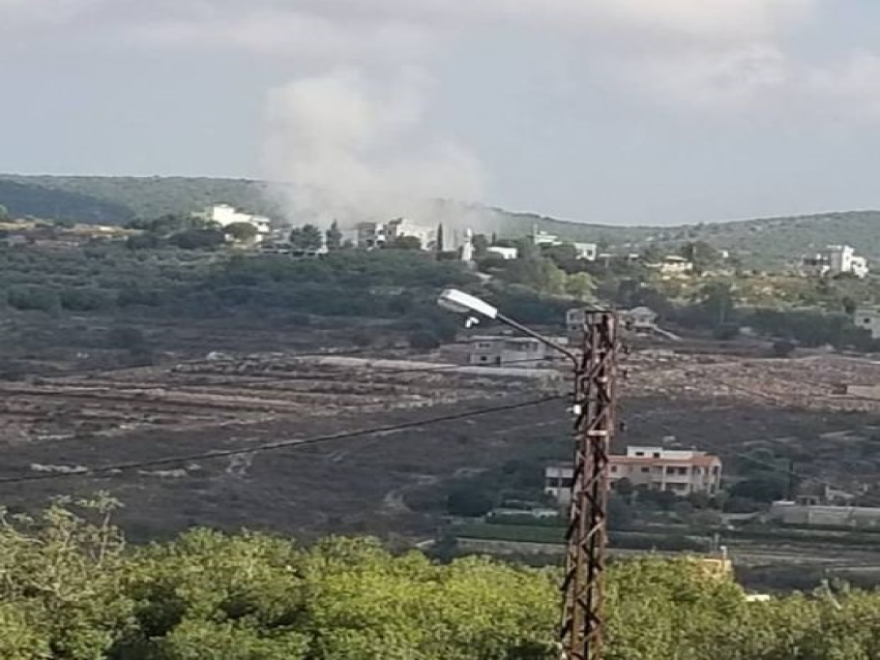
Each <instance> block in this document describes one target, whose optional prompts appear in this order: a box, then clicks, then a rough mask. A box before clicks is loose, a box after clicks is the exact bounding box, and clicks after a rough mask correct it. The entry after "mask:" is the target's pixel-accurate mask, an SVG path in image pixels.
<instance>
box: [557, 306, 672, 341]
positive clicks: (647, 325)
mask: <svg viewBox="0 0 880 660" xmlns="http://www.w3.org/2000/svg"><path fill="white" fill-rule="evenodd" d="M619 314H620V320H621V322H622V323H623V329H624V330H625V331H626V332H628V333H631V334H635V335H640V336H646V335H651V336H654V337H662V338H664V339H669V340H671V341H680V340H681V337H679V336H678V335H675V334H673V333H671V332H669V331H668V330H664V329H663V328H661V327H660V326H658V325H657V316H658V315H657V312H655V311H654V310H652V309H651V308H650V307H634V308H633V309H630V310H626V311H622V312H619ZM585 320H586V310H585V309H583V308H581V307H576V308H574V309H570V310H568V311H567V312H566V314H565V327H566V331H567V333H568V338H569V341H573V342H574V341H580V338H581V337H582V336H583V330H584V321H585Z"/></svg>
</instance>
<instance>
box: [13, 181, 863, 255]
mask: <svg viewBox="0 0 880 660" xmlns="http://www.w3.org/2000/svg"><path fill="white" fill-rule="evenodd" d="M267 188H268V186H267V184H266V183H264V182H261V181H254V180H249V179H220V178H207V177H100V176H44V175H38V176H29V175H16V174H0V204H2V205H4V206H6V207H7V208H8V209H9V210H10V211H12V212H13V213H14V214H16V215H32V216H35V217H43V218H50V219H54V218H63V219H68V220H76V221H77V222H88V223H107V224H124V223H127V222H129V221H131V220H132V219H134V218H155V217H158V216H160V215H164V214H166V213H186V212H190V211H196V210H200V209H202V208H204V207H205V206H207V205H208V204H211V203H219V202H226V203H229V204H233V205H235V206H237V207H240V208H242V209H245V210H248V211H250V212H253V213H263V214H266V215H277V214H278V213H279V209H278V207H277V205H276V204H275V203H274V202H273V200H272V197H271V196H270V195H267V194H266V191H267ZM446 204H447V205H448V203H446ZM462 208H463V209H465V208H466V207H464V206H462ZM492 210H493V211H495V212H496V213H497V214H498V215H499V216H500V217H501V219H502V220H501V231H500V234H501V235H502V236H505V237H515V236H522V235H524V234H526V233H528V232H529V231H531V229H532V227H533V226H535V225H537V226H538V227H539V228H540V229H542V230H544V231H548V232H551V233H555V234H558V235H559V236H560V237H562V238H564V239H567V240H573V241H592V242H596V243H599V244H600V246H601V247H602V248H603V249H607V250H609V251H614V252H639V251H640V250H642V249H644V248H645V247H646V246H648V245H657V246H659V247H660V248H661V249H670V250H671V249H673V248H674V247H676V246H677V245H679V244H681V243H683V242H685V241H698V240H699V241H706V242H708V243H710V244H712V245H714V246H716V247H718V248H723V249H727V250H730V251H731V252H733V253H735V254H737V255H738V256H739V257H741V258H742V260H743V262H744V263H746V264H748V265H750V266H752V267H755V268H780V267H784V266H785V265H786V264H789V263H793V262H795V261H797V260H798V259H799V257H800V256H801V255H803V254H807V253H810V252H815V251H816V250H818V249H820V248H822V247H824V246H826V245H829V244H835V243H847V244H849V245H853V246H855V247H856V249H857V250H858V251H859V252H860V253H861V254H863V255H864V256H866V257H868V258H869V259H871V260H872V261H874V262H875V263H878V264H880V211H873V210H867V211H849V212H841V213H822V214H816V215H804V216H796V217H779V218H762V219H755V220H737V221H732V222H711V223H700V224H695V225H678V226H673V227H648V226H632V227H617V226H611V225H602V224H587V223H578V222H571V221H564V220H557V219H555V218H550V217H546V216H541V215H537V214H531V213H512V212H510V211H506V210H504V209H492Z"/></svg>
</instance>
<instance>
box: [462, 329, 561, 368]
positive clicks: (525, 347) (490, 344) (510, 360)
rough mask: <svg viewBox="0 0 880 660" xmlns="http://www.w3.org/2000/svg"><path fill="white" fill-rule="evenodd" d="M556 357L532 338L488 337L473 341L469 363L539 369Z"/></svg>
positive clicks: (477, 338) (473, 339)
mask: <svg viewBox="0 0 880 660" xmlns="http://www.w3.org/2000/svg"><path fill="white" fill-rule="evenodd" d="M551 357H555V355H552V354H551V350H550V349H549V348H548V347H547V346H546V345H545V344H543V343H541V342H540V341H538V340H537V339H533V338H532V337H505V336H486V337H473V338H472V339H471V351H470V357H469V362H470V363H471V364H473V365H480V366H497V367H504V366H507V365H511V366H516V367H519V368H529V367H538V366H541V365H542V364H546V363H547V360H548V359H549V358H551Z"/></svg>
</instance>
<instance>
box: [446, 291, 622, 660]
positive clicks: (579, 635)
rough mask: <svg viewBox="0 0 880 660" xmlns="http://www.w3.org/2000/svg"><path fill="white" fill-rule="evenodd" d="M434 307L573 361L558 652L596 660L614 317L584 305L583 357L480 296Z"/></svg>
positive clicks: (459, 294) (612, 406) (574, 659)
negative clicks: (572, 440) (509, 331)
mask: <svg viewBox="0 0 880 660" xmlns="http://www.w3.org/2000/svg"><path fill="white" fill-rule="evenodd" d="M437 302H438V304H439V305H440V306H441V307H443V308H444V309H448V310H450V311H453V312H456V313H458V314H467V315H469V318H468V325H471V324H473V323H475V322H476V321H477V318H476V317H471V316H470V315H471V314H475V315H476V316H477V317H479V316H482V317H485V318H488V319H494V320H496V321H500V322H501V323H504V324H505V325H508V326H510V327H511V328H514V329H515V330H517V331H519V332H522V333H523V334H526V335H528V336H529V337H532V338H534V339H537V340H538V341H540V342H541V343H543V344H545V345H546V346H549V347H550V348H552V349H554V350H556V351H559V352H560V353H562V354H563V355H565V356H566V357H567V358H568V359H569V360H571V361H572V363H573V365H574V374H575V383H574V393H573V402H574V406H573V408H572V412H573V413H574V414H575V416H576V417H577V421H576V422H575V432H576V434H577V450H576V452H575V461H574V463H575V465H574V472H573V474H574V479H573V483H572V488H571V494H572V497H571V507H570V509H569V526H568V532H567V534H566V545H567V548H568V550H567V553H566V563H565V578H564V579H563V586H562V590H563V591H564V593H565V597H564V605H563V623H562V628H561V642H562V657H563V658H565V659H566V660H601V658H602V644H603V630H604V607H603V601H604V599H603V592H604V588H603V584H604V574H605V549H606V547H607V544H608V537H607V516H608V492H609V488H608V483H609V455H610V453H611V442H612V439H613V437H614V431H615V428H616V424H617V422H616V408H617V394H616V391H617V384H616V380H617V351H618V345H619V344H618V318H617V315H616V314H615V313H614V312H610V311H602V310H590V313H589V314H588V315H587V317H586V319H585V320H584V343H583V353H582V357H579V356H578V355H577V354H575V353H574V352H572V351H571V350H569V349H568V348H566V347H565V346H562V345H561V344H558V343H556V342H555V341H553V340H552V339H548V338H547V337H544V336H543V335H540V334H538V333H537V332H535V331H534V330H532V329H530V328H527V327H526V326H524V325H522V324H521V323H518V322H517V321H514V320H513V319H510V318H508V317H507V316H504V315H503V314H501V313H500V312H499V311H498V309H497V308H495V307H493V306H492V305H490V304H489V303H487V302H486V301H485V300H480V299H479V298H477V297H476V296H472V295H470V294H467V293H465V292H463V291H459V290H458V289H447V290H446V291H444V292H443V293H442V294H441V295H440V299H439V300H438V301H437Z"/></svg>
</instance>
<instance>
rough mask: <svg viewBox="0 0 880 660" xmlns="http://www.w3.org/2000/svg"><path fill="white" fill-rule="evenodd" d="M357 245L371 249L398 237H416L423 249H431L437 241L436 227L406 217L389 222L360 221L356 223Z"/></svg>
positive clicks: (382, 245)
mask: <svg viewBox="0 0 880 660" xmlns="http://www.w3.org/2000/svg"><path fill="white" fill-rule="evenodd" d="M356 229H357V246H358V247H360V248H365V249H368V250H372V249H375V248H381V247H384V246H385V245H388V244H390V243H393V242H394V241H395V240H397V239H398V238H405V237H410V238H417V239H419V242H420V243H421V246H422V249H423V250H428V249H432V248H433V247H434V246H435V244H436V242H437V228H436V227H434V228H430V227H424V226H421V225H417V224H415V223H414V222H412V221H410V220H407V219H406V218H397V219H396V220H391V221H389V222H361V223H360V224H358V225H357V227H356Z"/></svg>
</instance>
